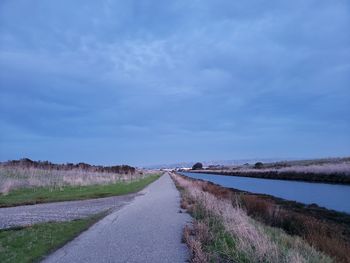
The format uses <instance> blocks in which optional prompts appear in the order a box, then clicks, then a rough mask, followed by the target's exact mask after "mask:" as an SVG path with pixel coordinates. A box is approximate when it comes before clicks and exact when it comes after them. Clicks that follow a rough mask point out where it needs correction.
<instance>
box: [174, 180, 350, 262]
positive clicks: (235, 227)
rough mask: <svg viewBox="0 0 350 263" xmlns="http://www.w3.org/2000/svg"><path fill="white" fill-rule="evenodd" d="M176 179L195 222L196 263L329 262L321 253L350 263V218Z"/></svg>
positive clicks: (191, 240) (191, 238) (189, 237)
mask: <svg viewBox="0 0 350 263" xmlns="http://www.w3.org/2000/svg"><path fill="white" fill-rule="evenodd" d="M173 178H174V179H175V181H176V182H177V184H178V186H180V187H181V188H182V189H183V191H182V193H183V194H182V196H183V199H182V206H183V208H186V209H188V210H189V211H190V212H191V213H192V215H193V216H194V218H195V219H196V220H195V222H194V226H193V228H186V230H185V234H184V236H185V240H186V242H187V243H188V244H189V247H190V248H191V250H192V252H193V261H194V262H205V261H208V260H209V261H214V262H217V261H220V262H221V261H225V260H229V261H234V262H263V261H265V262H304V261H306V262H329V261H331V259H330V257H328V256H326V255H325V254H323V253H326V254H327V255H330V256H331V257H332V258H335V259H336V260H337V262H349V261H350V255H348V253H347V251H350V217H349V216H348V215H345V214H342V213H336V212H330V211H329V212H326V211H323V210H318V209H311V208H310V210H308V209H306V208H302V207H299V206H298V205H297V204H294V206H293V205H292V204H291V203H293V202H285V203H283V201H281V200H274V199H273V198H272V197H268V196H262V195H255V194H250V193H244V192H240V191H235V190H231V189H227V188H223V187H220V186H217V185H214V184H212V183H208V182H204V181H199V180H194V179H189V178H185V177H182V176H179V175H176V176H173ZM232 215H234V216H232ZM241 232H242V233H241ZM290 235H292V236H290ZM250 237H252V238H250ZM242 242H243V243H242ZM262 244H265V245H266V246H265V247H262ZM311 246H312V247H311ZM314 248H315V249H317V251H316V250H315V249H314ZM320 251H322V252H320ZM203 259H205V260H203Z"/></svg>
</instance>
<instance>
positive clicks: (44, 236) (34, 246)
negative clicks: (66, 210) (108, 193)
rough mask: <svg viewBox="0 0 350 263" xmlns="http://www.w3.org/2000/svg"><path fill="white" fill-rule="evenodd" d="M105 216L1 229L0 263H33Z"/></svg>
mask: <svg viewBox="0 0 350 263" xmlns="http://www.w3.org/2000/svg"><path fill="white" fill-rule="evenodd" d="M103 216H104V214H99V215H95V216H92V217H88V218H85V219H79V220H74V221H70V222H60V223H57V222H55V223H54V222H50V223H42V224H37V225H33V226H28V227H21V228H12V229H6V230H0V262H2V263H10V262H16V263H17V262H33V261H39V260H40V259H42V258H43V256H45V255H47V254H49V253H50V252H52V251H53V250H55V249H57V248H59V247H61V246H63V245H64V244H65V243H66V242H68V241H70V240H72V239H73V238H74V237H76V236H77V235H78V234H79V233H81V232H82V231H84V230H86V229H87V228H89V227H90V226H91V225H92V224H94V223H95V222H96V221H98V220H99V219H100V218H101V217H103Z"/></svg>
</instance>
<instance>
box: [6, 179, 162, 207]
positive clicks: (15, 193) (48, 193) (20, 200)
mask: <svg viewBox="0 0 350 263" xmlns="http://www.w3.org/2000/svg"><path fill="white" fill-rule="evenodd" d="M159 177H160V175H159V174H153V175H147V176H145V177H144V178H140V179H137V180H134V181H128V182H117V183H114V184H106V185H104V184H101V185H88V186H61V187H56V188H52V187H34V188H20V189H16V190H12V191H10V192H9V193H8V194H6V195H0V207H9V206H17V205H28V204H37V203H48V202H57V201H68V200H83V199H90V198H100V197H108V196H116V195H124V194H128V193H134V192H138V191H140V190H141V189H142V188H144V187H145V186H146V185H148V184H150V183H152V182H153V181H155V180H157V179H158V178H159Z"/></svg>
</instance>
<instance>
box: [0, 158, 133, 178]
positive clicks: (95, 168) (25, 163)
mask: <svg viewBox="0 0 350 263" xmlns="http://www.w3.org/2000/svg"><path fill="white" fill-rule="evenodd" d="M1 165H2V166H5V167H14V166H15V167H22V168H23V167H25V168H40V169H49V170H73V169H81V170H84V171H90V172H109V173H118V174H129V173H135V172H136V169H135V168H134V167H131V166H129V165H114V166H102V165H91V164H88V163H77V164H74V163H66V164H55V163H51V162H49V161H33V160H31V159H29V158H23V159H20V160H11V161H7V162H3V163H1Z"/></svg>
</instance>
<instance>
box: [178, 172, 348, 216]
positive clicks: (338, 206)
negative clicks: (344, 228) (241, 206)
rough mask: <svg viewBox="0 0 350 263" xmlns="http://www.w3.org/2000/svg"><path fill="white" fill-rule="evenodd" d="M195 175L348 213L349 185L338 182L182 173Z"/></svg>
mask: <svg viewBox="0 0 350 263" xmlns="http://www.w3.org/2000/svg"><path fill="white" fill-rule="evenodd" d="M181 174H183V175H186V176H188V177H192V178H195V179H202V180H206V181H210V182H213V183H215V184H218V185H221V186H224V187H229V188H235V189H239V190H243V191H248V192H252V193H259V194H269V195H273V196H276V197H280V198H284V199H287V200H293V201H297V202H300V203H304V204H317V205H319V206H321V207H326V208H328V209H333V210H337V211H341V212H346V213H349V214H350V186H349V185H339V184H324V183H308V182H298V181H287V180H274V179H260V178H248V177H239V176H223V175H214V174H202V173H188V172H184V173H181Z"/></svg>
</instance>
